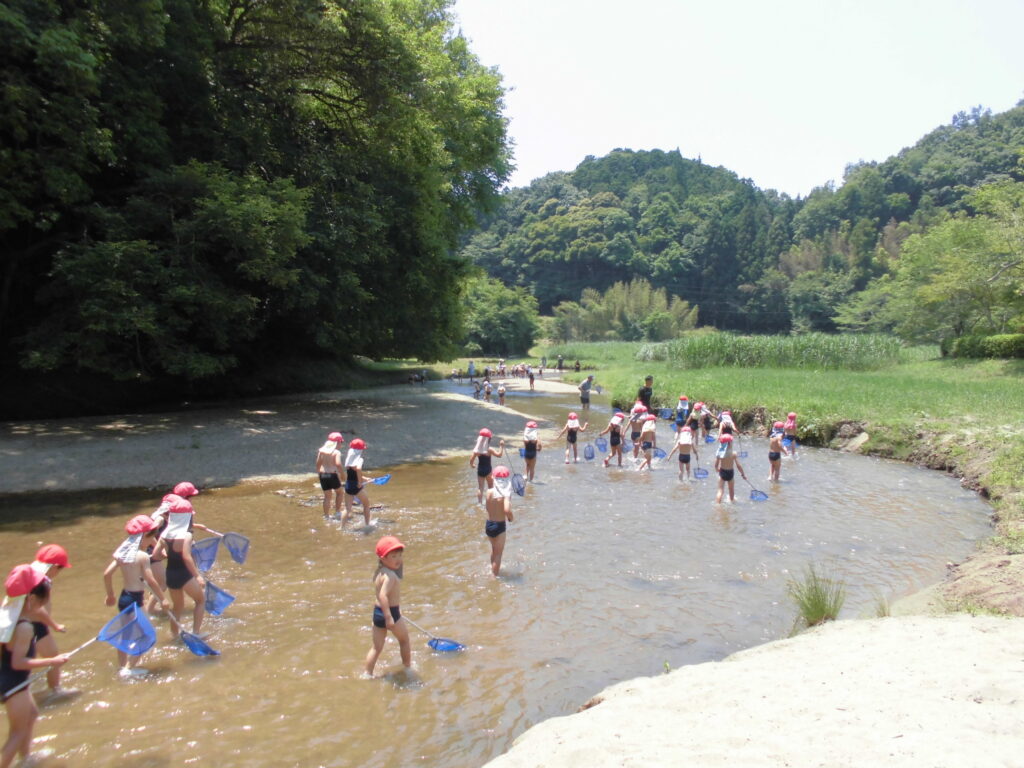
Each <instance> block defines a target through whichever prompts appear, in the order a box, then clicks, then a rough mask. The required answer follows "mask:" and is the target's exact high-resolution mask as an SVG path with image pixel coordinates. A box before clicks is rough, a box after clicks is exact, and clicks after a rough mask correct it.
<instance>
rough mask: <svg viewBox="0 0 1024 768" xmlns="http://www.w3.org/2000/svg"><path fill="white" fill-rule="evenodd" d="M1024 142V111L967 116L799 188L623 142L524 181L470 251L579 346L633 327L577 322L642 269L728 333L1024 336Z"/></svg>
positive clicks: (467, 244)
mask: <svg viewBox="0 0 1024 768" xmlns="http://www.w3.org/2000/svg"><path fill="white" fill-rule="evenodd" d="M1022 153H1024V105H1019V106H1018V107H1016V108H1015V109H1013V110H1010V111H1008V112H1005V113H1003V114H999V115H992V114H991V113H990V112H989V111H987V110H984V109H982V108H980V107H979V108H975V109H974V110H972V111H971V112H970V113H969V114H968V113H960V114H958V115H956V116H955V117H954V118H953V121H952V122H951V124H950V125H946V126H942V127H940V128H937V129H936V130H934V131H932V132H931V133H929V134H928V135H927V136H925V137H924V138H922V139H921V140H920V141H919V142H918V143H917V144H915V145H914V146H913V147H910V148H907V149H904V150H903V151H901V152H899V153H898V154H896V155H894V156H892V157H890V158H889V159H888V160H886V161H885V162H882V163H857V164H853V165H850V166H848V168H847V170H846V174H845V178H844V180H843V183H842V185H841V186H840V187H838V188H836V187H835V186H834V185H832V184H827V185H825V186H822V187H819V188H817V189H815V190H813V191H812V192H811V193H810V194H809V195H808V196H807V197H806V198H798V199H792V198H790V197H788V196H786V195H780V194H777V193H776V192H774V191H771V190H768V191H765V190H760V189H758V188H757V187H755V186H754V185H753V183H752V182H751V181H750V180H748V179H742V178H739V177H738V176H737V175H736V174H735V173H733V172H732V171H729V170H726V169H724V168H720V167H718V168H713V167H710V166H707V165H704V164H703V163H702V162H700V160H689V159H686V158H684V157H683V156H682V154H681V153H680V152H679V151H678V150H677V151H674V152H663V151H657V150H655V151H649V152H633V151H630V150H625V149H623V150H615V151H613V152H612V153H610V154H609V155H608V156H606V157H602V158H594V157H588V158H587V159H586V160H584V161H583V163H581V164H580V165H579V167H577V168H576V170H575V171H572V172H571V173H552V174H549V175H547V176H545V177H543V178H541V179H538V180H536V181H535V182H533V183H532V184H531V185H530V186H529V187H525V188H521V189H513V190H511V191H509V192H507V193H506V194H505V195H504V201H503V204H502V206H501V207H500V208H499V209H498V210H497V211H495V212H494V213H493V214H491V215H489V216H488V217H486V218H485V219H484V220H482V222H481V226H480V228H479V229H478V231H477V232H475V233H473V234H472V235H471V236H469V237H467V238H466V240H465V241H464V245H463V248H462V254H463V255H464V256H465V257H466V258H467V259H470V260H472V261H474V262H476V263H477V264H479V265H480V266H481V267H483V268H484V269H485V270H486V271H487V272H488V274H490V275H491V276H492V277H494V278H497V279H499V280H501V281H502V282H504V283H505V284H506V285H509V286H521V287H525V288H526V289H528V290H529V291H530V292H531V293H533V294H534V295H535V296H536V297H537V298H538V300H539V303H540V308H541V310H542V311H543V312H545V313H554V314H555V316H556V322H555V323H554V324H553V328H554V330H555V332H556V335H557V336H558V337H559V338H561V339H562V340H569V339H571V338H577V339H582V340H595V339H599V338H630V337H629V336H628V335H623V334H621V333H617V332H612V333H608V332H607V331H602V330H600V329H599V330H597V331H594V330H588V328H591V326H588V325H587V324H586V323H573V322H568V321H566V320H565V318H571V317H576V316H579V315H580V314H581V305H587V304H588V303H589V305H591V306H599V305H600V302H596V303H595V296H594V292H597V293H600V292H604V291H607V290H609V289H610V288H612V287H613V286H614V285H615V284H617V283H623V282H628V281H633V280H637V279H643V280H649V281H651V282H652V283H653V285H654V287H656V288H663V289H665V290H666V291H667V293H668V295H669V296H672V297H675V298H674V300H679V301H682V302H686V304H687V305H688V306H691V307H695V308H696V309H697V312H698V314H699V322H700V324H701V325H706V326H714V327H717V328H721V329H733V330H740V331H747V332H764V333H774V332H782V333H787V332H807V331H826V332H834V331H837V330H870V331H885V332H897V333H901V334H903V335H904V336H906V337H907V338H911V339H915V340H928V341H940V340H942V339H945V338H948V337H951V336H960V335H963V334H968V333H977V332H987V333H1001V332H1005V331H1008V330H1024V328H1022V327H1021V326H1022V325H1024V290H1022V287H1024V271H1022V266H1021V265H1022V246H1024V207H1022V202H1024V184H1022V181H1024V159H1022V158H1024V154H1022ZM587 291H590V293H589V294H587V293H586V292H587ZM584 309H585V307H584ZM584 314H585V313H584ZM574 328H575V329H577V330H576V331H573V330H572V329H574ZM578 329H582V330H578ZM602 334H603V335H602ZM647 337H648V338H656V336H650V335H648V336H647Z"/></svg>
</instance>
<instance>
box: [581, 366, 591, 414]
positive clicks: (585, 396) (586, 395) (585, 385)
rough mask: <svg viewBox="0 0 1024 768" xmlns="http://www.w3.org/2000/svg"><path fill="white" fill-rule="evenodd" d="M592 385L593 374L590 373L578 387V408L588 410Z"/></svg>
mask: <svg viewBox="0 0 1024 768" xmlns="http://www.w3.org/2000/svg"><path fill="white" fill-rule="evenodd" d="M593 386H594V374H590V375H589V376H587V378H586V379H584V380H583V381H582V382H581V383H580V385H579V387H578V389H579V391H580V409H581V410H584V411H589V410H590V389H591V387H593Z"/></svg>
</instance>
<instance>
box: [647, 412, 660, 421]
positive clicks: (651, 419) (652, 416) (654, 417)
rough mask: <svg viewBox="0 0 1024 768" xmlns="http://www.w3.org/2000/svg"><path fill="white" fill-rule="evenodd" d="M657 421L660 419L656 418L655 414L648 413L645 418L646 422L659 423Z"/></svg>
mask: <svg viewBox="0 0 1024 768" xmlns="http://www.w3.org/2000/svg"><path fill="white" fill-rule="evenodd" d="M657 420H658V417H657V416H655V415H654V414H653V413H648V414H647V416H645V417H644V421H657Z"/></svg>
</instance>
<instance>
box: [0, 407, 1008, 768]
mask: <svg viewBox="0 0 1024 768" xmlns="http://www.w3.org/2000/svg"><path fill="white" fill-rule="evenodd" d="M509 402H510V405H512V406H513V407H517V406H518V407H522V408H523V410H524V411H527V412H529V413H531V414H537V415H540V416H543V417H546V418H549V419H551V422H550V424H548V425H547V426H549V427H550V426H551V425H552V424H553V425H554V426H555V430H557V429H558V428H560V427H561V424H562V423H564V418H565V414H566V413H567V411H568V410H569V409H570V408H573V407H575V405H576V403H574V402H573V400H572V399H571V398H568V397H567V396H543V397H542V396H534V397H516V398H510V399H509ZM420 417H421V418H423V417H424V414H420ZM427 417H429V415H427ZM590 417H591V419H592V421H594V422H595V423H597V424H598V425H600V426H603V424H604V423H605V422H606V421H607V418H608V412H607V410H600V409H598V408H596V407H595V408H594V409H593V410H592V411H591V414H590ZM542 426H543V425H542ZM546 433H547V435H548V436H549V439H550V437H551V436H552V435H553V434H554V431H552V430H551V429H548V430H546ZM670 438H671V433H670V431H669V429H668V427H667V424H666V423H664V422H663V423H662V424H661V425H660V426H659V439H660V440H662V441H663V443H667V444H668V445H670V442H669V441H670ZM583 442H584V443H585V442H586V441H585V440H584V441H583ZM472 443H473V439H472V436H467V437H466V447H467V451H468V450H469V448H470V447H471V446H472ZM741 448H742V449H744V450H748V451H749V457H748V458H747V459H746V460H745V464H746V466H747V467H748V472H749V476H750V477H751V479H752V480H753V481H754V484H755V485H756V486H757V487H759V488H762V489H764V490H766V491H767V492H768V493H769V494H770V499H769V500H768V501H766V502H763V503H754V502H752V501H750V500H749V498H748V492H749V488H748V487H747V486H746V485H743V484H742V483H741V482H740V483H739V484H738V485H737V503H735V504H732V505H715V504H714V501H713V499H714V492H715V485H714V479H713V478H711V479H708V480H705V481H700V482H695V483H679V482H678V480H677V478H676V471H675V466H670V465H664V466H658V467H656V471H654V472H652V473H650V474H638V473H636V472H632V471H628V470H618V469H611V470H604V469H602V468H601V466H600V461H599V460H597V461H594V462H591V463H588V462H586V461H584V459H583V458H582V455H581V458H580V463H579V464H574V465H569V466H566V465H565V464H563V452H562V450H560V446H558V445H555V444H553V443H552V444H549V445H548V447H547V449H546V450H544V451H543V452H542V453H541V458H540V461H539V472H538V483H537V484H536V485H534V486H532V487H530V488H529V489H528V490H527V493H526V497H525V498H523V499H519V498H515V497H514V512H515V515H516V519H515V522H514V523H513V524H511V525H510V527H509V534H508V544H507V547H506V551H505V562H504V574H503V576H502V577H501V578H499V579H497V580H496V579H493V578H491V577H490V575H489V570H488V562H487V560H488V551H489V548H488V544H487V542H486V539H485V537H484V535H483V521H484V516H483V514H482V512H481V510H480V508H479V507H478V506H477V505H476V503H475V486H476V483H475V478H474V476H473V474H472V470H470V469H469V467H468V466H467V460H468V453H467V455H466V456H465V457H462V458H459V459H449V460H444V461H437V462H428V463H417V464H407V465H400V466H396V467H390V468H377V467H375V466H374V465H373V455H372V451H368V453H367V456H366V460H367V469H368V471H369V472H370V473H371V474H372V473H373V471H374V470H378V471H379V469H387V470H389V471H392V472H393V473H394V476H393V479H392V481H391V482H390V483H389V484H388V485H387V486H384V487H374V486H370V487H369V490H370V498H371V501H372V502H373V503H375V504H376V503H383V504H384V505H385V507H384V509H382V510H379V511H376V512H375V513H374V515H375V517H376V518H378V522H377V526H376V528H375V529H374V530H372V531H364V530H345V531H342V530H339V528H338V526H337V524H336V523H330V522H325V521H324V520H323V519H322V516H321V511H320V503H319V493H318V490H317V489H316V488H315V487H314V486H315V479H314V478H313V477H312V476H311V477H310V478H309V479H308V481H307V480H304V481H302V482H295V483H290V484H280V483H277V484H245V485H240V486H237V487H233V488H223V489H216V490H211V491H206V492H204V493H202V494H201V495H200V496H199V497H198V498H197V499H196V500H195V501H196V508H197V510H198V513H199V518H198V519H199V520H201V521H202V522H205V523H207V524H209V525H210V526H211V527H214V528H217V529H220V530H235V531H239V532H241V533H244V534H246V535H247V536H249V537H250V538H251V540H252V549H251V553H250V556H249V559H248V561H247V562H246V563H245V564H244V565H238V564H236V563H234V562H232V561H231V560H230V558H229V557H228V556H227V553H226V552H223V551H222V552H221V554H220V556H219V558H218V561H217V564H216V565H215V566H214V569H213V570H212V571H211V573H210V576H211V578H212V579H213V580H214V581H215V582H216V583H218V584H219V585H220V586H222V587H223V588H225V589H227V590H228V591H229V592H231V593H233V594H234V595H235V596H236V597H237V600H236V602H235V604H234V605H233V606H231V608H229V609H228V611H227V614H226V616H225V617H222V618H212V619H209V620H208V623H207V626H206V627H205V629H209V630H211V631H212V633H213V634H212V635H211V636H210V637H209V638H208V640H207V642H209V643H210V644H211V645H212V646H214V647H216V648H218V649H219V650H220V651H221V652H222V656H221V657H220V658H218V659H202V658H197V657H194V656H192V655H191V654H189V653H188V651H186V650H184V649H183V648H182V647H181V646H178V645H175V644H172V643H171V642H170V640H169V638H168V631H167V626H166V620H163V619H156V620H155V622H156V626H157V630H158V633H159V635H160V642H159V643H158V645H157V647H156V649H155V650H154V651H153V652H151V654H150V655H149V656H148V657H147V660H146V662H145V666H147V667H148V668H149V669H150V670H151V672H152V674H151V675H150V676H149V678H148V679H146V680H142V681H135V682H123V681H121V680H119V679H117V678H116V676H115V675H114V671H115V666H114V652H113V650H112V649H110V648H109V647H107V646H104V645H101V644H96V645H94V646H92V647H90V648H89V649H87V650H85V651H83V652H82V653H81V654H80V655H79V656H76V657H75V659H74V660H73V662H71V663H70V664H69V665H68V666H67V668H66V672H65V683H66V685H68V686H71V687H75V688H79V689H81V691H82V692H81V693H80V694H79V695H78V696H77V697H76V698H74V699H72V700H69V701H65V702H61V703H57V704H52V705H44V706H43V708H42V715H43V716H42V718H41V720H40V722H39V724H38V726H37V729H36V735H37V748H48V749H50V750H53V753H54V757H53V758H51V759H50V760H49V761H48V764H50V765H68V766H114V765H116V766H140V767H141V766H154V767H155V766H178V765H190V764H208V765H218V766H282V765H301V766H360V765H367V764H373V765H385V766H407V765H430V766H453V767H459V768H463V767H465V766H478V765H481V764H483V763H485V762H486V761H487V760H489V759H490V758H493V757H494V756H496V755H498V754H500V753H502V752H503V751H504V750H506V749H507V748H508V747H509V746H510V744H511V743H512V741H513V740H514V739H515V737H517V736H518V735H519V734H521V733H522V732H523V731H524V730H526V729H527V728H528V727H530V726H531V725H533V724H535V723H537V722H539V721H541V720H544V719H546V718H548V717H552V716H557V715H564V714H568V713H571V712H573V711H575V710H576V709H577V708H578V707H579V705H580V704H582V703H583V702H585V701H586V700H587V699H588V698H589V697H590V696H592V695H594V694H595V693H596V692H598V691H600V690H601V689H602V688H604V687H605V686H607V685H610V684H612V683H615V682H618V681H621V680H625V679H628V678H632V677H636V676H639V675H653V674H659V673H661V672H662V671H663V670H664V668H665V665H666V664H667V665H668V666H670V667H672V668H675V667H678V666H681V665H684V664H693V663H699V662H704V661H709V660H716V659H721V658H723V657H724V656H726V655H728V654H730V653H732V652H734V651H737V650H740V649H743V648H747V647H750V646H752V645H755V644H758V643H762V642H765V641H769V640H773V639H777V638H780V637H784V636H786V635H787V634H788V632H789V631H790V628H791V626H792V623H793V619H794V616H795V609H794V608H793V606H792V604H791V602H790V601H789V599H788V598H787V596H786V583H787V580H788V579H790V578H791V577H793V576H794V575H799V574H801V573H802V571H803V569H804V568H805V567H806V566H807V565H808V564H809V563H815V564H816V565H817V566H819V568H820V569H823V570H825V571H827V572H829V573H834V574H836V575H838V576H839V577H841V578H842V579H843V580H844V581H845V583H846V585H847V592H848V597H847V602H846V608H845V610H844V613H843V616H844V618H855V617H857V616H863V615H873V614H874V611H875V605H876V603H877V602H878V600H879V599H884V600H891V599H894V598H896V597H899V596H902V595H905V594H907V593H910V592H912V591H914V590H916V589H918V588H921V587H923V586H925V585H927V584H929V583H933V582H935V581H938V580H939V579H941V578H942V577H943V575H944V573H945V566H946V563H947V562H949V561H958V560H960V559H962V558H963V557H964V556H965V555H967V554H968V553H969V552H970V551H971V550H972V548H973V547H974V543H975V542H976V541H977V540H978V539H980V538H983V537H985V536H986V535H988V534H989V533H990V509H989V507H988V506H987V505H986V504H985V503H983V502H982V501H981V500H980V499H979V498H978V497H977V496H976V495H974V494H973V493H970V492H968V491H965V490H963V489H961V487H960V486H959V484H958V483H957V482H956V481H955V480H953V479H951V478H948V477H945V476H943V475H941V474H939V473H936V472H930V471H927V470H921V469H917V468H914V467H910V466H907V465H904V464H899V463H893V462H887V461H882V460H877V459H871V458H865V457H860V456H849V455H840V454H838V453H834V452H830V451H824V450H815V449H801V452H800V457H799V459H798V460H797V461H785V462H784V466H783V471H782V483H781V484H779V485H775V486H772V485H770V484H769V483H767V481H765V480H764V479H763V478H764V477H765V476H766V475H767V459H766V457H765V454H766V451H767V444H766V442H765V441H764V440H755V439H749V438H748V439H745V440H744V441H743V444H742V445H741ZM314 449H315V447H314ZM702 455H703V454H702ZM707 456H708V457H710V451H708V452H707ZM598 457H600V454H598ZM496 463H501V461H500V460H498V461H496ZM708 463H709V462H705V463H704V466H708ZM673 464H674V461H673ZM512 466H513V468H514V469H515V468H521V466H522V463H521V459H519V457H518V455H517V454H513V456H512ZM158 495H159V494H156V493H153V492H144V491H129V492H126V491H119V492H106V493H104V492H98V493H91V494H88V495H81V494H78V495H68V494H64V495H31V496H28V495H24V496H8V497H6V498H5V499H4V511H3V516H2V518H0V522H2V525H0V551H2V552H3V558H2V559H3V562H4V564H5V565H4V567H5V568H6V567H9V566H10V565H13V564H14V563H15V562H18V561H19V560H21V561H23V560H26V559H29V558H30V557H31V554H32V553H33V552H34V551H35V548H36V546H37V545H38V544H39V543H42V542H48V541H57V542H61V543H63V544H65V545H66V546H67V547H68V549H69V550H70V551H71V554H72V562H73V566H74V567H73V568H72V569H71V570H69V571H66V572H64V573H62V574H61V575H60V576H59V577H58V580H57V583H56V587H55V591H54V615H55V617H56V618H57V620H58V621H62V622H64V623H66V624H67V625H68V627H69V629H68V631H67V633H66V634H65V635H63V636H60V638H59V640H60V644H61V648H62V650H66V649H70V648H72V647H74V646H76V645H78V644H79V643H81V642H83V641H85V640H86V639H88V638H89V637H90V636H91V635H93V634H95V633H96V632H97V631H98V630H99V629H100V627H101V626H102V625H103V623H104V622H105V621H106V620H107V619H108V618H109V617H110V616H111V615H112V613H111V610H110V609H108V608H106V607H105V606H104V604H103V586H102V579H101V573H102V570H103V567H104V566H105V564H106V563H107V562H108V560H109V555H110V552H111V551H112V550H113V548H114V547H115V546H116V545H117V544H118V543H119V542H120V540H121V537H122V535H121V534H120V531H121V525H122V524H123V522H124V520H125V519H126V518H127V517H129V516H130V515H132V514H136V513H138V512H148V511H151V510H152V508H153V507H154V506H155V500H156V497H157V496H158ZM385 533H388V534H395V535H398V536H399V537H400V538H402V540H403V541H404V542H405V543H406V545H407V550H406V560H405V561H406V565H405V579H404V581H403V585H402V589H403V595H402V609H403V612H404V613H407V614H408V615H409V616H410V617H411V618H413V619H414V620H416V621H417V623H419V624H421V625H422V626H424V627H426V628H427V629H429V630H431V631H432V632H434V633H435V634H437V635H440V636H443V637H448V638H452V639H455V640H458V641H460V642H462V643H464V644H466V645H467V646H468V648H467V650H466V651H464V652H462V653H435V652H432V651H431V650H430V649H429V648H427V647H426V645H425V641H426V638H425V637H423V636H422V635H420V634H419V633H417V632H416V631H415V630H412V636H413V648H414V657H413V658H414V667H415V673H414V674H411V675H409V674H406V673H404V672H402V671H400V662H399V658H398V649H397V645H396V644H395V643H394V641H393V640H389V643H388V646H387V648H386V649H385V651H384V654H383V655H382V657H381V663H380V664H379V665H378V673H382V675H383V676H382V677H379V678H378V679H375V680H367V679H363V677H362V676H361V667H362V662H363V658H364V656H365V654H366V651H367V648H368V647H369V644H370V630H369V624H370V622H369V618H370V612H371V609H372V600H373V597H372V588H371V586H370V576H371V573H372V570H373V567H374V565H375V558H374V556H373V554H372V552H373V545H374V543H375V542H376V540H377V538H378V537H379V536H380V535H383V534H385ZM16 553H18V554H16Z"/></svg>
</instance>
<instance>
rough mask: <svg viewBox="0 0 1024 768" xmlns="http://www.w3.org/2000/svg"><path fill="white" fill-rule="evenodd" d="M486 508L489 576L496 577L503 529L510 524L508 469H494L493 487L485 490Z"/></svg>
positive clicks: (485, 525) (510, 499) (501, 547)
mask: <svg viewBox="0 0 1024 768" xmlns="http://www.w3.org/2000/svg"><path fill="white" fill-rule="evenodd" d="M486 507H487V522H486V523H485V524H484V533H485V534H487V538H488V539H490V540H491V575H492V576H497V575H498V571H500V570H501V555H502V553H503V552H504V551H505V529H506V528H507V526H508V523H511V522H512V478H511V477H510V476H509V471H508V467H495V468H494V487H493V488H488V489H487V500H486Z"/></svg>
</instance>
